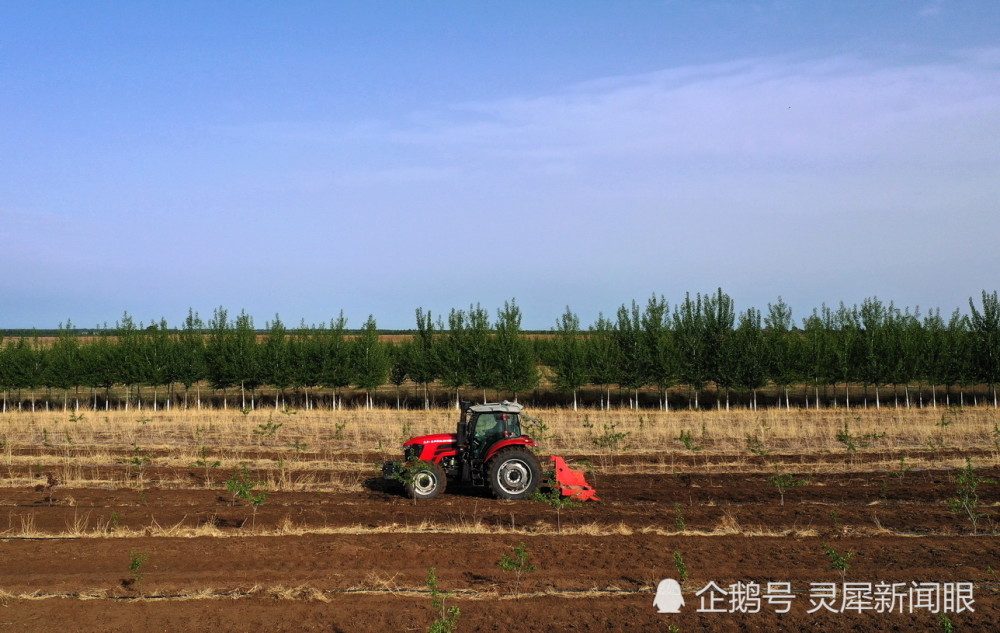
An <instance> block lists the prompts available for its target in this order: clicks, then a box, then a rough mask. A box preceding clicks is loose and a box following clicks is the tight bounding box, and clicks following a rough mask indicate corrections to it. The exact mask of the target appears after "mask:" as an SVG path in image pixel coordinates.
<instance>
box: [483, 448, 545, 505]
mask: <svg viewBox="0 0 1000 633" xmlns="http://www.w3.org/2000/svg"><path fill="white" fill-rule="evenodd" d="M487 472H488V474H489V482H490V490H491V491H492V492H493V496H495V497H496V498H498V499H514V500H517V499H527V498H529V497H531V495H533V494H535V492H536V491H537V490H538V487H539V486H540V485H541V483H542V465H541V464H540V463H539V462H538V458H537V457H535V454H534V453H532V452H531V451H529V450H525V449H523V448H519V447H516V446H515V447H511V448H505V449H503V450H501V451H500V452H499V453H497V454H496V455H495V456H494V457H493V459H491V460H490V462H489V464H488V466H487Z"/></svg>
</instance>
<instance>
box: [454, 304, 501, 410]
mask: <svg viewBox="0 0 1000 633" xmlns="http://www.w3.org/2000/svg"><path fill="white" fill-rule="evenodd" d="M492 334H493V330H492V328H491V326H490V315H489V313H488V312H487V311H486V310H485V309H484V308H482V307H481V306H480V305H479V304H478V303H477V304H476V305H474V306H471V305H470V306H469V312H468V315H467V325H466V328H465V332H464V336H463V342H464V343H465V345H464V349H463V350H462V356H463V360H464V361H465V363H466V372H467V374H468V376H469V383H470V384H471V385H472V386H473V387H475V388H476V389H481V390H482V392H483V402H486V390H487V389H495V388H496V386H497V371H496V369H497V368H496V363H495V357H494V354H495V350H494V347H493V340H492Z"/></svg>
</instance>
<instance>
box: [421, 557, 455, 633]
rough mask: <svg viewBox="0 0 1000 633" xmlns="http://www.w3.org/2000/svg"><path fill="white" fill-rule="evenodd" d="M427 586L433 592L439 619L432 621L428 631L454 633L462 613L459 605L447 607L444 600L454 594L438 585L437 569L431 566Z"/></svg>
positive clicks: (432, 632) (432, 597) (432, 598)
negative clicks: (442, 589)
mask: <svg viewBox="0 0 1000 633" xmlns="http://www.w3.org/2000/svg"><path fill="white" fill-rule="evenodd" d="M427 588H428V589H430V592H431V606H432V607H433V608H434V612H435V614H437V619H436V620H434V622H432V623H431V626H430V628H429V629H427V633H453V631H454V630H455V627H457V626H458V618H459V616H460V615H462V611H461V609H459V608H458V607H445V604H444V601H445V599H446V598H450V597H451V596H452V594H450V593H446V592H443V591H441V589H440V588H439V586H438V579H437V571H436V570H435V569H434V568H433V567H431V568H430V569H428V570H427Z"/></svg>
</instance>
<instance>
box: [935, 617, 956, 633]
mask: <svg viewBox="0 0 1000 633" xmlns="http://www.w3.org/2000/svg"><path fill="white" fill-rule="evenodd" d="M938 624H939V625H940V626H941V633H955V623H954V622H952V621H951V618H949V617H948V616H947V615H945V614H944V613H941V614H938Z"/></svg>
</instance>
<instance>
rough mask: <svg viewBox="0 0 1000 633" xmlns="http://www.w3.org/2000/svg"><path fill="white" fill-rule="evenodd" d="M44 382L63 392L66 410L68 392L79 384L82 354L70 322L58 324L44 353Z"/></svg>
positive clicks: (81, 370)
mask: <svg viewBox="0 0 1000 633" xmlns="http://www.w3.org/2000/svg"><path fill="white" fill-rule="evenodd" d="M44 356H45V363H44V382H45V384H46V386H47V387H49V388H50V389H51V388H55V389H61V390H62V392H63V411H66V410H67V408H68V406H69V405H68V401H69V390H70V389H71V388H72V387H76V386H78V385H79V384H80V375H81V374H82V373H83V366H82V353H81V351H80V342H79V339H78V338H77V332H76V328H75V327H73V323H72V322H71V321H70V320H68V319H67V320H66V324H65V325H63V324H62V323H60V324H59V334H58V336H57V337H56V341H55V343H53V344H52V346H51V347H49V348H48V349H47V350H45V352H44Z"/></svg>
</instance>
